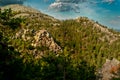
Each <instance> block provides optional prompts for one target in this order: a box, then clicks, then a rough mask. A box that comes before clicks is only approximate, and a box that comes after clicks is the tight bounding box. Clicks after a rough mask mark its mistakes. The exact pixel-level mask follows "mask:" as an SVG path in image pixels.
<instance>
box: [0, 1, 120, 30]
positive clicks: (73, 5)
mask: <svg viewBox="0 0 120 80" xmlns="http://www.w3.org/2000/svg"><path fill="white" fill-rule="evenodd" d="M17 2H18V3H19V4H23V5H25V6H29V7H33V8H35V9H37V10H40V11H41V12H43V13H45V14H48V15H50V16H53V17H55V18H57V19H61V20H63V19H75V18H77V17H80V16H85V17H88V18H90V19H92V20H94V21H98V22H99V23H100V24H103V25H105V26H107V27H109V28H112V29H118V30H120V0H0V3H1V5H2V6H3V5H8V4H12V3H17Z"/></svg>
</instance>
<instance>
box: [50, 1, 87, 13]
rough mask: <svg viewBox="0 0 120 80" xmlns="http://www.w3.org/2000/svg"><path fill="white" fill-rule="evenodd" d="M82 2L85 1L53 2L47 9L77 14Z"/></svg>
mask: <svg viewBox="0 0 120 80" xmlns="http://www.w3.org/2000/svg"><path fill="white" fill-rule="evenodd" d="M83 2H86V0H55V2H54V3H52V4H51V5H50V6H49V9H54V10H56V11H71V10H73V11H75V12H79V3H83Z"/></svg>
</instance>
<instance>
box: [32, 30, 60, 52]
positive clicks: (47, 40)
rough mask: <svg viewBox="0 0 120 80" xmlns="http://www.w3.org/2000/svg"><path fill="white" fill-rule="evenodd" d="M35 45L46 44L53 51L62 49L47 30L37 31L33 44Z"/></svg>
mask: <svg viewBox="0 0 120 80" xmlns="http://www.w3.org/2000/svg"><path fill="white" fill-rule="evenodd" d="M32 45H33V46H34V47H38V46H46V47H48V48H49V49H50V50H51V51H54V52H56V53H57V52H59V51H61V48H60V46H58V45H57V44H56V43H55V41H54V40H53V38H52V37H51V36H50V34H49V33H48V32H47V31H46V30H39V31H37V32H36V33H35V36H34V41H33V44H32Z"/></svg>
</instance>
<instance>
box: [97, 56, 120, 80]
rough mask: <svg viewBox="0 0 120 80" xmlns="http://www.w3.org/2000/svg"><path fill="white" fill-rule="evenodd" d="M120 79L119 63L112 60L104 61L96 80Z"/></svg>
mask: <svg viewBox="0 0 120 80" xmlns="http://www.w3.org/2000/svg"><path fill="white" fill-rule="evenodd" d="M119 77H120V61H118V60H116V59H115V58H113V59H112V60H109V59H106V62H105V63H104V64H103V66H102V69H101V70H100V71H99V78H98V79H97V80H111V79H112V78H119Z"/></svg>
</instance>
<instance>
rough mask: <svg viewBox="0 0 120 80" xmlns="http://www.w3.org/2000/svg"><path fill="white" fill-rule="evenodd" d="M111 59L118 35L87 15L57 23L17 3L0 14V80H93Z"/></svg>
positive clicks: (118, 55) (119, 53)
mask: <svg viewBox="0 0 120 80" xmlns="http://www.w3.org/2000/svg"><path fill="white" fill-rule="evenodd" d="M16 7H17V8H19V10H16ZM114 58H115V59H117V60H120V33H119V32H116V31H114V30H112V29H108V28H107V27H106V26H103V25H101V24H99V23H98V22H95V21H93V20H89V19H88V18H87V17H79V18H76V19H70V20H58V19H55V18H53V17H51V16H48V15H46V14H43V13H41V12H39V11H36V10H34V9H31V8H27V7H24V6H20V5H10V6H7V7H2V8H1V10H0V65H1V66H0V80H96V79H97V76H99V75H98V70H99V69H100V68H102V66H103V64H104V63H105V62H106V59H109V60H112V59H114ZM118 65H119V66H117V69H116V68H115V69H116V70H117V74H116V76H117V77H116V76H113V77H115V78H114V80H119V75H120V74H118V73H119V71H120V70H119V69H120V64H118ZM109 72H110V73H112V70H110V71H109ZM113 74H114V73H113ZM113 77H112V78H113ZM101 80H102V78H101ZM106 80H107V79H106ZM109 80H110V79H109Z"/></svg>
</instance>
